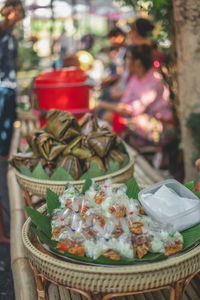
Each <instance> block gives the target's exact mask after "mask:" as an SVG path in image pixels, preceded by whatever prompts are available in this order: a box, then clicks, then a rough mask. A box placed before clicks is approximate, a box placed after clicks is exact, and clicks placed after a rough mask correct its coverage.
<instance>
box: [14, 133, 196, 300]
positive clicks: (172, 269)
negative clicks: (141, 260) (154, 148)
mask: <svg viewBox="0 0 200 300" xmlns="http://www.w3.org/2000/svg"><path fill="white" fill-rule="evenodd" d="M18 142H19V131H18V130H17V131H16V132H15V139H14V140H13V148H12V151H14V152H15V151H16V147H17V145H18ZM132 155H134V157H135V177H136V179H137V181H138V183H143V184H144V183H146V184H152V183H154V182H157V181H160V180H162V178H161V177H160V176H159V175H158V174H157V173H156V172H155V171H154V170H153V169H152V168H151V167H150V166H149V164H148V163H147V162H146V161H145V160H144V159H143V158H142V157H141V156H140V155H139V154H138V153H137V152H135V151H134V150H132ZM8 178H9V180H8V183H9V192H10V201H11V218H12V231H11V232H12V236H11V245H12V246H11V247H12V251H11V255H12V259H11V260H12V270H13V276H14V283H15V293H16V299H22V298H23V297H25V299H36V298H37V292H36V291H37V290H38V297H39V298H38V299H41V300H43V299H45V297H46V296H47V295H48V297H49V299H57V298H58V297H60V298H61V299H66V298H69V297H71V298H72V299H81V298H80V296H79V293H80V294H82V295H83V296H85V297H87V298H88V299H91V298H90V297H91V292H94V294H95V297H97V296H98V297H99V296H100V294H101V293H102V292H105V293H106V294H107V296H106V294H105V293H103V294H104V296H105V299H107V298H109V297H110V296H113V293H114V294H115V296H116V293H117V295H118V296H123V295H125V294H127V295H132V294H134V293H136V295H135V296H133V299H140V298H137V297H139V295H138V296H137V294H138V293H139V294H140V293H141V292H148V293H147V294H146V297H149V299H166V298H165V297H168V296H169V294H168V292H167V290H164V289H163V288H167V289H168V290H170V291H171V298H170V299H181V296H180V298H177V297H178V296H177V293H178V294H179V295H181V294H182V292H183V290H184V289H185V288H186V287H187V285H188V283H189V282H190V279H192V277H193V276H194V275H195V274H196V273H197V272H198V270H199V253H200V250H199V246H197V247H195V248H194V249H192V250H191V251H189V252H187V253H185V254H182V255H180V256H178V257H175V258H171V259H170V260H168V261H161V262H159V263H153V264H144V265H140V266H126V267H122V268H121V270H120V268H117V272H116V273H115V268H109V267H101V266H84V265H80V264H74V263H72V262H67V261H63V260H62V261H61V260H60V259H59V258H58V257H56V256H54V255H53V256H52V254H49V253H48V252H44V250H41V248H40V247H39V248H38V246H37V245H35V244H34V243H33V241H32V240H30V237H31V236H30V235H29V233H28V231H29V226H30V220H29V221H27V222H26V225H25V227H24V229H23V236H24V239H25V243H26V247H28V249H29V251H28V253H29V254H28V257H29V258H30V259H31V262H32V265H33V266H34V270H35V275H36V279H37V280H36V282H37V286H36V283H35V281H34V275H33V272H32V270H31V268H30V265H29V262H28V257H27V251H26V250H25V249H24V246H23V243H22V239H21V238H19V235H20V232H21V230H22V225H23V223H24V220H25V216H24V209H23V207H24V202H23V198H22V195H21V193H20V189H19V186H18V184H17V182H16V179H15V176H14V171H13V170H12V169H10V171H9V177H8ZM56 269H57V271H56ZM38 271H39V272H42V274H40V273H38ZM63 272H64V273H63ZM64 274H65V275H64ZM63 276H64V277H63ZM71 276H72V277H71ZM146 277H147V278H146ZM45 278H46V279H47V282H49V284H48V285H45V289H44V287H43V282H46V280H45ZM64 278H65V279H64ZM94 278H95V280H94ZM105 278H107V280H105ZM118 278H119V281H118ZM133 278H135V280H133ZM144 278H146V279H147V280H144ZM186 278H187V280H186V281H185V279H186ZM41 279H42V280H41ZM122 279H123V282H122ZM140 279H141V280H140ZM95 282H96V284H95ZM142 282H143V284H142ZM97 283H98V284H97ZM175 283H176V284H175ZM198 284H199V281H198V278H197V277H195V279H193V280H192V284H190V285H189V287H188V288H187V290H186V294H185V296H184V298H183V299H192V300H194V299H198V293H199V292H198ZM114 287H116V289H114ZM154 290H159V291H157V292H155V293H154V292H153V291H154ZM77 292H78V294H77ZM99 292H100V294H98V293H99ZM96 293H97V294H96ZM175 295H176V296H175ZM140 297H142V296H140ZM173 297H176V298H173Z"/></svg>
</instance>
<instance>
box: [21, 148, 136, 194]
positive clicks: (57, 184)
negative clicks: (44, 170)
mask: <svg viewBox="0 0 200 300" xmlns="http://www.w3.org/2000/svg"><path fill="white" fill-rule="evenodd" d="M128 154H129V159H130V160H129V163H128V164H127V165H126V166H125V167H124V168H122V169H120V170H118V171H116V172H113V173H111V174H109V175H104V176H99V177H95V178H92V179H93V180H94V181H96V182H97V184H99V185H101V184H103V183H104V182H105V180H106V179H108V178H111V179H112V182H113V183H124V182H126V181H128V180H129V179H130V178H131V177H133V170H134V161H135V160H134V157H133V155H131V154H130V152H128ZM15 175H16V179H17V182H18V183H19V185H20V187H21V188H22V189H23V190H25V191H27V192H29V193H32V194H34V195H38V196H42V197H45V196H46V189H47V188H49V189H51V190H52V191H53V192H55V193H56V194H58V195H62V194H63V192H64V190H65V187H66V184H67V183H71V184H73V185H74V186H75V187H76V188H78V189H81V188H82V186H83V184H84V182H85V180H74V181H52V180H40V179H36V178H32V177H29V176H26V175H23V174H21V173H20V172H19V171H17V170H16V169H15Z"/></svg>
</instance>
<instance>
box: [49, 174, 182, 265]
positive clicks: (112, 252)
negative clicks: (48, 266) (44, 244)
mask: <svg viewBox="0 0 200 300" xmlns="http://www.w3.org/2000/svg"><path fill="white" fill-rule="evenodd" d="M126 189H127V188H126V186H125V185H124V186H120V187H119V188H115V187H113V186H112V182H111V180H110V179H108V180H106V181H105V183H104V184H103V186H101V187H100V186H97V185H96V183H95V182H92V184H91V186H90V188H89V189H88V190H87V191H86V193H85V195H82V194H80V192H79V191H77V190H76V189H75V188H74V187H73V186H72V185H70V184H69V185H68V186H67V189H66V191H65V192H64V194H63V195H62V196H60V197H59V201H60V203H61V206H60V209H57V210H55V211H54V215H53V218H52V228H53V232H52V236H53V237H52V238H53V239H56V240H57V241H58V242H59V245H58V249H59V251H68V252H70V253H76V254H77V253H79V254H77V255H86V256H88V257H90V258H93V259H97V258H98V257H99V256H105V257H107V258H110V259H112V260H116V261H117V260H121V259H123V258H125V259H133V258H134V257H137V258H142V257H144V256H145V255H146V254H147V253H149V252H153V253H164V254H165V255H167V256H170V255H173V254H175V253H177V252H179V251H181V250H182V247H183V238H182V235H181V234H180V233H179V232H177V231H173V230H172V228H171V226H168V225H167V226H160V224H159V223H157V222H155V221H153V220H152V219H151V218H150V217H149V216H147V215H145V214H143V213H142V208H141V207H140V205H139V203H138V201H137V200H134V199H129V198H128V196H127V195H126ZM66 249H67V250H66ZM83 253H84V254H83Z"/></svg>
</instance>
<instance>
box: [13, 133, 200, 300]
mask: <svg viewBox="0 0 200 300" xmlns="http://www.w3.org/2000/svg"><path fill="white" fill-rule="evenodd" d="M19 138H20V134H19V130H18V129H16V130H15V135H14V138H13V142H12V151H13V153H15V152H16V147H17V145H18V142H19ZM132 151H133V155H134V156H135V159H136V164H135V173H134V176H135V177H136V180H137V182H138V183H143V184H144V183H146V184H153V183H155V182H157V181H160V180H162V179H163V178H162V176H160V174H159V173H158V172H156V171H155V170H154V169H152V168H151V166H150V165H149V164H148V163H147V162H146V161H145V160H144V159H143V157H142V156H141V155H139V154H138V153H137V152H136V151H134V150H132ZM8 186H9V195H10V203H11V265H12V271H13V279H14V286H15V296H16V300H22V299H26V300H29V299H30V300H36V299H42V298H38V295H37V288H38V289H41V293H43V294H40V296H46V297H47V299H49V300H64V299H71V300H81V299H83V295H81V294H79V293H77V292H76V291H75V290H73V289H72V290H68V289H66V288H64V287H62V286H58V285H56V284H55V283H50V284H49V285H48V286H47V287H46V289H45V295H44V292H43V290H42V286H38V287H36V283H35V280H34V275H33V272H32V270H31V268H30V265H29V262H28V259H27V254H26V251H25V249H24V247H23V244H22V240H21V229H22V225H23V223H24V220H25V216H24V210H23V207H24V202H23V197H22V195H21V192H20V189H19V186H18V184H17V182H16V179H15V176H14V173H13V170H12V169H10V170H9V174H8ZM36 272H37V271H36ZM189 279H190V278H189ZM187 283H188V282H179V283H178V284H177V289H180V290H183V288H184V284H185V286H186V285H187ZM88 295H89V296H90V294H88ZM101 296H102V295H101V294H98V297H101ZM114 296H115V297H116V296H117V297H119V296H120V298H119V299H127V300H128V299H129V300H166V299H169V290H167V289H166V290H159V291H155V292H151V291H149V292H148V293H147V294H137V295H134V296H131V295H127V296H125V295H123V296H122V295H114ZM172 297H174V296H173V292H172ZM43 299H44V297H43ZM171 299H176V300H178V299H177V298H171ZM171 299H170V300H171ZM189 299H190V300H199V299H200V279H199V278H198V277H195V278H194V279H193V280H192V282H191V284H190V285H189V286H188V288H187V290H186V293H185V294H184V296H183V300H189Z"/></svg>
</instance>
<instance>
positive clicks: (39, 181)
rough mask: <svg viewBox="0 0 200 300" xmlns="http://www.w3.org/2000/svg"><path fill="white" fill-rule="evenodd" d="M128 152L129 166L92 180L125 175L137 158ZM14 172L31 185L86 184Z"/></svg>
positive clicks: (79, 181)
mask: <svg viewBox="0 0 200 300" xmlns="http://www.w3.org/2000/svg"><path fill="white" fill-rule="evenodd" d="M126 150H127V153H128V155H129V162H128V164H127V165H126V166H125V167H123V168H121V169H119V170H118V171H115V172H113V173H110V174H108V175H103V176H98V177H92V178H91V179H94V180H95V181H103V180H106V179H108V177H109V176H111V177H115V176H118V175H120V174H121V173H125V172H126V171H127V170H128V169H129V168H130V167H132V166H133V164H134V162H135V157H134V156H133V155H132V154H131V152H130V150H129V149H126ZM13 169H14V171H15V174H16V176H17V177H19V178H21V179H23V180H24V181H26V182H31V183H36V184H43V185H46V184H48V185H59V186H60V185H62V186H63V185H64V186H65V185H66V184H67V183H69V182H70V183H71V184H75V185H77V184H79V185H83V184H84V182H85V179H83V180H70V181H69V180H63V181H59V180H49V179H37V178H33V177H30V176H26V175H24V174H22V173H20V172H19V171H18V170H17V169H15V168H14V167H13Z"/></svg>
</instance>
